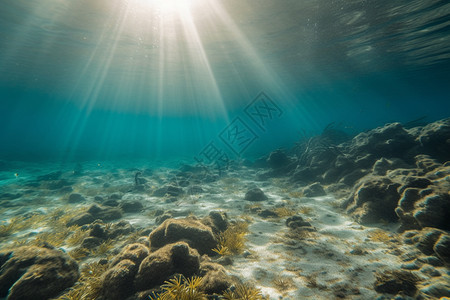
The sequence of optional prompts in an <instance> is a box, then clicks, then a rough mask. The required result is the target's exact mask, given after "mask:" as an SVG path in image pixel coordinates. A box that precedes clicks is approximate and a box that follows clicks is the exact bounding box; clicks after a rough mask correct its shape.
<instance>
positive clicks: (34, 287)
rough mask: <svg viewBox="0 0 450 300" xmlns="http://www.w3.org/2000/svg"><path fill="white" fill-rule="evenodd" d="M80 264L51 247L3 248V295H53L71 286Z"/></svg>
mask: <svg viewBox="0 0 450 300" xmlns="http://www.w3.org/2000/svg"><path fill="white" fill-rule="evenodd" d="M78 277H79V273H78V264H77V263H76V262H75V261H74V260H73V259H72V258H70V257H69V256H68V255H67V254H65V253H64V252H62V251H60V250H56V249H53V248H51V247H36V246H23V247H20V248H17V249H15V250H4V251H1V252H0V297H7V299H8V300H19V299H37V300H39V299H42V300H44V299H49V298H53V297H56V296H57V295H58V294H59V293H61V292H62V291H63V290H65V289H66V288H68V287H71V286H72V285H73V284H74V283H75V282H76V281H77V280H78Z"/></svg>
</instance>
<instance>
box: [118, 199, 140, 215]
mask: <svg viewBox="0 0 450 300" xmlns="http://www.w3.org/2000/svg"><path fill="white" fill-rule="evenodd" d="M119 207H120V208H121V209H122V210H123V211H124V212H126V213H135V212H140V211H142V210H143V209H144V206H143V205H142V203H141V202H139V201H138V200H127V201H122V202H121V203H120V204H119Z"/></svg>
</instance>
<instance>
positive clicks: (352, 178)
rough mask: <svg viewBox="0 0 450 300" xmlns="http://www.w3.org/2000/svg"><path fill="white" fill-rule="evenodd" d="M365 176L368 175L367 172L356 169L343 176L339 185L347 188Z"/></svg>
mask: <svg viewBox="0 0 450 300" xmlns="http://www.w3.org/2000/svg"><path fill="white" fill-rule="evenodd" d="M367 174H368V171H366V170H364V169H356V170H354V171H352V172H350V173H349V174H347V175H345V176H343V177H342V178H341V179H340V180H339V183H344V184H346V185H348V186H352V185H353V184H355V182H357V181H358V180H359V179H361V178H363V177H364V176H366V175H367Z"/></svg>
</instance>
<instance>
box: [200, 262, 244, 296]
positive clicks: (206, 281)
mask: <svg viewBox="0 0 450 300" xmlns="http://www.w3.org/2000/svg"><path fill="white" fill-rule="evenodd" d="M199 276H201V277H203V280H202V283H201V284H200V287H199V288H200V289H201V290H203V291H204V292H205V293H207V294H210V295H212V294H219V295H220V294H223V292H224V291H226V290H227V289H228V288H230V287H231V285H232V284H233V283H235V282H234V280H233V279H232V278H231V277H230V276H229V275H227V272H226V270H225V268H224V267H223V266H221V265H219V264H217V263H212V262H202V263H201V264H200V270H199Z"/></svg>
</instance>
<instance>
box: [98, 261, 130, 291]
mask: <svg viewBox="0 0 450 300" xmlns="http://www.w3.org/2000/svg"><path fill="white" fill-rule="evenodd" d="M137 271H138V266H137V265H136V263H134V262H133V261H131V260H128V259H124V260H121V261H120V262H118V263H117V264H116V265H114V266H113V267H112V268H109V269H108V270H107V271H106V272H105V273H104V274H103V280H102V287H101V295H102V296H103V297H104V299H109V300H122V299H126V298H127V296H129V295H131V294H133V293H134V287H133V283H134V278H135V276H136V273H137Z"/></svg>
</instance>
